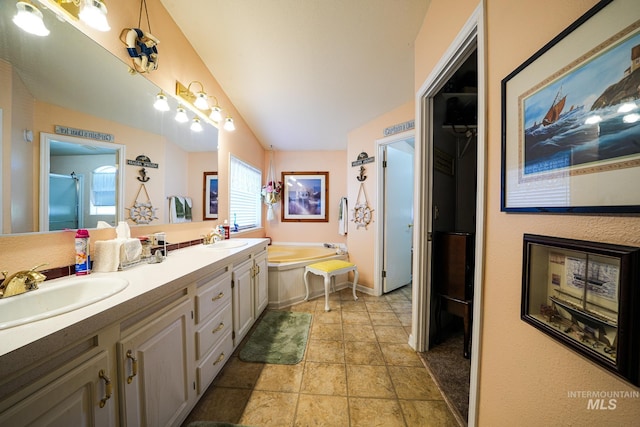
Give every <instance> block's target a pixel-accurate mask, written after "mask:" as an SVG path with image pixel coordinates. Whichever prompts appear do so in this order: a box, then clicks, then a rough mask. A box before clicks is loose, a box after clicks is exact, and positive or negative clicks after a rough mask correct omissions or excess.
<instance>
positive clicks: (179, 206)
mask: <svg viewBox="0 0 640 427" xmlns="http://www.w3.org/2000/svg"><path fill="white" fill-rule="evenodd" d="M174 199H175V203H176V217H178V218H184V198H182V197H174Z"/></svg>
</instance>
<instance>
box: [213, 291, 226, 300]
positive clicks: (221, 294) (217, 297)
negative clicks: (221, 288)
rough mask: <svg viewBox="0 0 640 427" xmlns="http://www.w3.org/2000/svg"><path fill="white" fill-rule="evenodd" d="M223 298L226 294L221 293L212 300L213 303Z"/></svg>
mask: <svg viewBox="0 0 640 427" xmlns="http://www.w3.org/2000/svg"><path fill="white" fill-rule="evenodd" d="M223 296H224V292H220V293H219V294H218V295H216V296H215V297H213V298H211V301H215V300H219V299H220V298H222V297H223Z"/></svg>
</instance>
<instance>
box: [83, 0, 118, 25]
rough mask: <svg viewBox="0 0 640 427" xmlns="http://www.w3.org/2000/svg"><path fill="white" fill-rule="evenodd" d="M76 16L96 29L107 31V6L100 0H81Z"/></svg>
mask: <svg viewBox="0 0 640 427" xmlns="http://www.w3.org/2000/svg"><path fill="white" fill-rule="evenodd" d="M78 17H79V18H80V19H81V20H82V21H83V22H84V23H85V24H87V25H88V26H90V27H91V28H93V29H96V30H98V31H109V30H110V29H111V27H110V26H109V22H107V6H105V4H104V2H103V1H102V0H82V5H81V6H80V13H79V14H78Z"/></svg>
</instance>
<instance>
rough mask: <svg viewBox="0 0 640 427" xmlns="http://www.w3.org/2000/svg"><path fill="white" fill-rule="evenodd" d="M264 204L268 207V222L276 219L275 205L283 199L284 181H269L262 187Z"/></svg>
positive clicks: (261, 193) (261, 192)
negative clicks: (274, 213)
mask: <svg viewBox="0 0 640 427" xmlns="http://www.w3.org/2000/svg"><path fill="white" fill-rule="evenodd" d="M260 195H261V197H262V202H263V203H264V204H265V205H267V207H268V209H267V220H268V221H271V220H273V219H274V215H273V205H274V204H276V203H278V202H279V201H280V199H281V198H282V181H269V182H267V183H266V184H265V185H263V186H262V190H261V191H260Z"/></svg>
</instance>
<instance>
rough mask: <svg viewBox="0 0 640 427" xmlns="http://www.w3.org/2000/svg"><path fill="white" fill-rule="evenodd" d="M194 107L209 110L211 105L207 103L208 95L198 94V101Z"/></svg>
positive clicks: (194, 103)
mask: <svg viewBox="0 0 640 427" xmlns="http://www.w3.org/2000/svg"><path fill="white" fill-rule="evenodd" d="M193 105H195V106H196V107H198V108H199V109H201V110H206V109H208V108H209V103H208V102H207V94H206V93H204V92H198V93H196V100H195V101H194V102H193Z"/></svg>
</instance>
